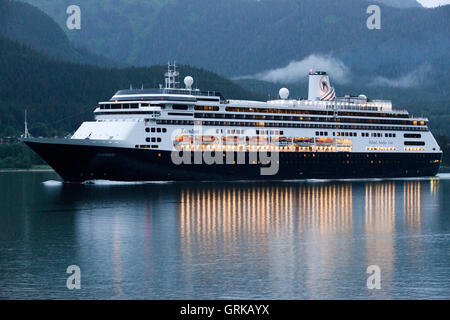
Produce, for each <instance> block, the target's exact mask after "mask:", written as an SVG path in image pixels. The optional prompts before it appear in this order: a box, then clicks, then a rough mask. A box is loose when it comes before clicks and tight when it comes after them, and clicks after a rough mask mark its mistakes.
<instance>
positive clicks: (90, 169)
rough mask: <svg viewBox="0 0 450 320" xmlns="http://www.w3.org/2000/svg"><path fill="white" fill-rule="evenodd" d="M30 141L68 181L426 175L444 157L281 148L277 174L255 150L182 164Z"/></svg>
mask: <svg viewBox="0 0 450 320" xmlns="http://www.w3.org/2000/svg"><path fill="white" fill-rule="evenodd" d="M46 141H47V142H46ZM24 142H25V143H26V144H27V145H28V146H29V147H30V148H31V149H33V150H34V151H35V152H36V153H37V154H39V155H40V156H41V157H42V158H43V159H44V160H45V161H46V162H47V163H48V164H49V165H50V166H51V167H52V168H53V169H54V170H55V171H56V172H57V173H58V174H59V175H60V176H61V177H62V178H63V179H64V181H66V182H83V181H87V180H98V179H103V180H113V181H217V180H220V181H225V180H293V179H357V178H397V177H423V176H434V175H436V174H437V173H438V172H439V167H440V164H441V157H442V153H417V154H412V153H399V152H395V153H385V152H382V153H381V152H380V153H376V154H375V153H353V152H352V153H350V152H316V153H313V152H280V153H279V164H278V171H277V173H276V174H275V175H261V170H260V169H261V167H262V166H263V165H261V164H258V162H256V163H255V164H251V163H250V162H251V161H249V156H251V155H250V154H249V153H246V154H245V163H246V164H214V165H208V164H205V163H202V164H181V165H176V164H174V163H173V161H172V159H171V152H169V151H158V150H149V149H130V148H117V147H106V146H88V145H77V144H65V143H54V142H53V143H49V142H48V140H43V141H39V139H27V140H25V141H24ZM236 159H237V157H236ZM265 167H267V166H265Z"/></svg>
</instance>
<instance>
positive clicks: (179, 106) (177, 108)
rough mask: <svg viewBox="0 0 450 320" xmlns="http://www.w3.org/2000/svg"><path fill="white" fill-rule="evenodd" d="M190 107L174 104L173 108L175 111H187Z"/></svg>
mask: <svg viewBox="0 0 450 320" xmlns="http://www.w3.org/2000/svg"><path fill="white" fill-rule="evenodd" d="M188 108H189V107H188V106H187V105H185V104H174V105H173V106H172V109H173V110H187V109H188Z"/></svg>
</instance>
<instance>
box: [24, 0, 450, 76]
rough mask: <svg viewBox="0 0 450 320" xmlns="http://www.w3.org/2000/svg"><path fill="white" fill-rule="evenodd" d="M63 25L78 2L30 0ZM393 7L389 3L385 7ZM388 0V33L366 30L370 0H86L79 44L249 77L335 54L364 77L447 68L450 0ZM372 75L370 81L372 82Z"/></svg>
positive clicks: (137, 59) (133, 59) (132, 58)
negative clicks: (435, 1)
mask: <svg viewBox="0 0 450 320" xmlns="http://www.w3.org/2000/svg"><path fill="white" fill-rule="evenodd" d="M27 1H28V2H31V3H33V4H35V5H37V6H40V7H41V8H42V9H43V10H45V11H46V12H47V13H49V14H50V15H51V16H52V17H53V18H54V19H55V20H56V21H57V22H58V23H59V24H60V25H61V26H64V25H65V21H66V18H67V15H66V13H65V10H66V8H67V6H68V5H69V4H72V2H73V1H70V0H48V1H39V0H27ZM386 3H390V4H391V6H386V5H385V4H386ZM408 3H409V4H411V5H414V6H415V4H416V2H415V1H412V0H411V1H406V0H403V1H395V0H383V1H382V3H380V7H381V30H368V29H367V27H366V20H367V18H368V17H369V15H368V14H367V13H366V9H367V7H368V6H369V5H371V4H374V1H369V0H367V1H366V0H339V1H335V0H261V1H255V0H189V1H185V0H152V1H147V0H103V1H97V0H85V1H83V2H81V4H80V7H81V10H82V19H83V20H82V27H81V30H77V31H67V33H68V35H69V37H70V38H71V39H72V40H73V41H75V42H76V43H80V44H83V45H84V46H86V47H87V48H89V49H90V50H93V51H94V52H96V53H100V54H105V55H107V56H108V57H110V58H113V59H115V60H118V61H122V62H127V63H129V64H133V65H152V64H160V63H165V62H167V60H169V59H171V60H177V61H179V62H181V63H186V64H190V65H195V66H200V67H203V68H206V69H208V70H212V71H216V72H220V73H222V74H224V75H226V76H230V77H234V76H243V75H252V74H257V73H260V72H263V71H265V70H269V69H273V68H279V67H283V66H286V65H287V64H289V63H290V62H291V61H302V60H304V59H305V58H307V57H308V56H310V55H312V54H313V55H318V54H322V55H330V56H332V57H333V58H336V59H339V60H340V61H342V63H343V64H345V65H346V66H347V67H348V69H349V70H350V73H349V74H350V76H352V77H353V78H352V80H354V79H360V77H361V76H363V77H364V76H366V75H367V76H368V77H369V76H370V77H376V76H384V77H391V78H395V77H399V76H402V74H404V73H408V72H412V71H413V70H414V69H415V68H416V67H417V66H421V65H424V64H426V65H427V67H429V68H430V70H434V71H436V70H442V69H443V68H442V67H445V66H446V67H448V61H449V60H450V6H444V7H441V8H435V9H425V8H422V7H420V6H417V7H412V8H395V7H392V6H393V5H401V6H402V7H405V6H409V5H408ZM445 63H447V65H445ZM370 80H371V79H363V81H370Z"/></svg>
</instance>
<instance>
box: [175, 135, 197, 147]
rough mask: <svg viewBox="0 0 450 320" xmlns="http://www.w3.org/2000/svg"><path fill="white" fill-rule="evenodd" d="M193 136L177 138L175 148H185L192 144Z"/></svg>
mask: <svg viewBox="0 0 450 320" xmlns="http://www.w3.org/2000/svg"><path fill="white" fill-rule="evenodd" d="M192 141H193V139H192V136H176V137H175V139H174V140H173V143H174V145H175V146H185V145H191V144H192Z"/></svg>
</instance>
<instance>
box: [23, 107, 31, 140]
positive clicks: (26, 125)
mask: <svg viewBox="0 0 450 320" xmlns="http://www.w3.org/2000/svg"><path fill="white" fill-rule="evenodd" d="M23 137H24V138H25V139H26V138H29V137H30V133H29V132H28V123H27V109H25V131H24V133H23Z"/></svg>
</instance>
